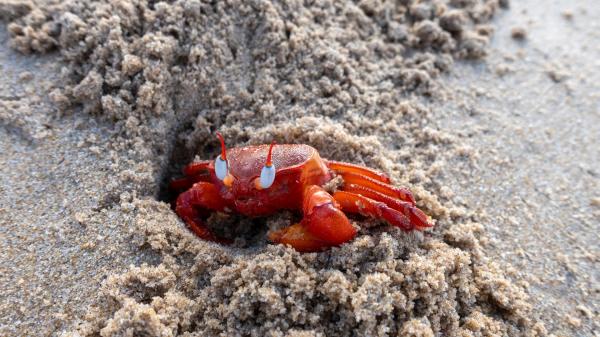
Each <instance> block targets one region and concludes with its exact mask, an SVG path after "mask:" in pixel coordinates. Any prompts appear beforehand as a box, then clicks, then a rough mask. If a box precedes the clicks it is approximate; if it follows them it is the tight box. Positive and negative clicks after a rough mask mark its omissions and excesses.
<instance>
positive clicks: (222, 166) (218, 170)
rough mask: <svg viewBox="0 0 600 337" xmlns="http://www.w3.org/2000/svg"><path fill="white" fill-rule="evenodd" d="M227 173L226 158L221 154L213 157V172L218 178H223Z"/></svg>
mask: <svg viewBox="0 0 600 337" xmlns="http://www.w3.org/2000/svg"><path fill="white" fill-rule="evenodd" d="M227 173H228V172H227V160H223V158H221V155H219V156H218V157H217V159H215V174H216V175H217V178H219V180H225V177H227Z"/></svg>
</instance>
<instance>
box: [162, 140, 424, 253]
mask: <svg viewBox="0 0 600 337" xmlns="http://www.w3.org/2000/svg"><path fill="white" fill-rule="evenodd" d="M217 136H218V137H219V140H220V141H221V154H220V155H219V156H218V157H217V158H216V159H215V160H208V161H200V162H193V163H191V164H189V165H187V166H186V167H185V168H184V170H183V172H184V174H185V177H184V178H181V179H178V180H175V181H173V182H172V183H171V188H173V189H176V190H185V192H183V193H181V194H179V196H178V197H177V200H176V202H175V212H176V213H177V214H178V215H179V216H180V217H181V219H183V221H184V222H185V223H186V224H187V226H188V227H189V228H190V229H191V230H192V231H193V232H194V233H196V235H198V236H199V237H200V238H202V239H205V240H210V241H217V242H226V240H223V239H220V238H218V237H216V236H215V235H214V234H213V233H212V232H211V231H210V230H209V229H208V228H207V227H206V225H205V223H204V221H203V218H204V217H205V216H206V215H207V212H209V211H220V212H237V213H241V214H243V215H246V216H250V217H257V216H266V215H270V214H273V213H275V212H277V211H278V210H283V209H288V210H302V212H303V215H304V217H303V219H302V220H301V221H300V222H299V223H296V224H293V225H291V226H289V227H286V228H283V229H280V230H276V231H271V232H270V233H269V234H268V237H269V240H271V241H272V242H276V243H281V244H288V245H291V246H292V247H293V248H295V249H296V250H298V251H301V252H313V251H319V250H322V249H324V248H327V247H331V246H337V245H340V244H342V243H344V242H348V241H349V240H351V239H352V238H354V237H355V236H356V233H357V230H356V228H355V227H354V226H353V225H352V224H351V223H350V221H349V220H348V218H347V217H346V215H345V214H344V212H346V213H354V214H361V215H364V216H370V217H375V218H378V219H383V220H385V221H387V222H388V223H389V224H391V225H393V226H396V227H399V228H401V229H403V230H405V231H411V230H419V231H420V230H423V229H426V228H428V227H431V226H432V225H431V224H430V223H429V221H428V218H427V216H426V215H425V213H423V211H421V210H420V209H418V208H417V207H416V206H415V199H414V197H413V195H412V193H411V192H410V191H409V190H408V189H406V188H399V187H394V186H392V185H391V182H390V179H389V178H388V177H387V176H386V175H385V174H383V173H380V172H377V171H375V170H373V169H370V168H367V167H363V166H359V165H354V164H350V163H343V162H336V161H331V160H325V159H322V158H321V157H320V156H319V153H318V152H317V150H316V149H315V148H313V147H311V146H309V145H304V144H294V145H292V144H286V145H277V146H275V142H273V143H271V144H270V145H258V146H244V147H236V148H232V149H229V150H227V149H226V147H225V140H224V139H223V136H222V135H221V134H220V133H217ZM335 175H339V176H341V177H342V178H343V180H344V183H343V186H342V187H341V188H340V189H339V190H337V191H336V192H334V193H333V194H330V193H328V192H327V191H325V189H323V187H322V186H323V185H325V184H326V183H327V182H329V181H331V180H332V179H333V177H334V176H335Z"/></svg>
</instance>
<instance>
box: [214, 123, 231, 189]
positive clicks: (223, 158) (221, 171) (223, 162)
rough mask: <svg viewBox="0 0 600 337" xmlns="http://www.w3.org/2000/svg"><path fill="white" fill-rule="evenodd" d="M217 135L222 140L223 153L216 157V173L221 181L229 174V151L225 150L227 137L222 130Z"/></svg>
mask: <svg viewBox="0 0 600 337" xmlns="http://www.w3.org/2000/svg"><path fill="white" fill-rule="evenodd" d="M217 137H219V139H220V140H221V154H220V155H219V156H218V157H217V159H215V174H216V175H217V178H219V180H221V181H225V178H226V177H227V175H228V174H229V167H228V166H229V165H228V163H227V152H226V150H225V139H223V135H221V133H220V132H217Z"/></svg>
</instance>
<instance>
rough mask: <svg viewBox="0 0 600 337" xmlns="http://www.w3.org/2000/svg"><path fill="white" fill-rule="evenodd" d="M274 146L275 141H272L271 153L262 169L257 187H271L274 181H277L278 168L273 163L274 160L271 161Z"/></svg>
mask: <svg viewBox="0 0 600 337" xmlns="http://www.w3.org/2000/svg"><path fill="white" fill-rule="evenodd" d="M273 146H275V141H273V142H272V143H271V147H269V154H268V155H267V162H266V163H265V166H263V168H262V170H261V171H260V178H259V180H258V186H257V187H258V188H261V189H262V188H269V187H271V185H273V182H274V181H275V172H276V171H277V170H276V169H275V165H273V162H272V161H271V158H272V154H273Z"/></svg>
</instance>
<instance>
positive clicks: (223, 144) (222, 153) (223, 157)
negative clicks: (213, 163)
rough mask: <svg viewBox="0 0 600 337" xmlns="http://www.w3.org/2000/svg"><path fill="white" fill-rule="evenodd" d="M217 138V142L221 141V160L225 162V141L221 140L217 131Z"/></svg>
mask: <svg viewBox="0 0 600 337" xmlns="http://www.w3.org/2000/svg"><path fill="white" fill-rule="evenodd" d="M217 137H219V140H221V159H223V160H227V151H226V149H225V139H224V138H223V135H222V134H221V133H220V132H219V131H217Z"/></svg>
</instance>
